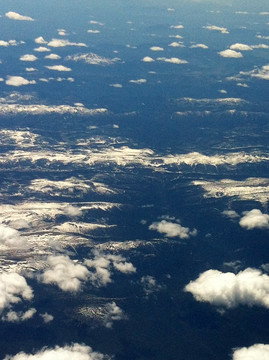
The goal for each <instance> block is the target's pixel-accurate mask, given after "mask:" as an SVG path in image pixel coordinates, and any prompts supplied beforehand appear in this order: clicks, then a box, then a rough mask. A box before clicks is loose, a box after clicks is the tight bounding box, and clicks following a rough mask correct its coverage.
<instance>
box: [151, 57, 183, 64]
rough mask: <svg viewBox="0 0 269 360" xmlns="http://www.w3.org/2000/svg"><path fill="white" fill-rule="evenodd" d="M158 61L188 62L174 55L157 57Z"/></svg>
mask: <svg viewBox="0 0 269 360" xmlns="http://www.w3.org/2000/svg"><path fill="white" fill-rule="evenodd" d="M157 60H158V61H163V62H166V63H171V64H188V61H187V60H182V59H179V58H176V57H172V58H165V57H159V58H157Z"/></svg>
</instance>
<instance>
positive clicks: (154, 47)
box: [150, 46, 164, 51]
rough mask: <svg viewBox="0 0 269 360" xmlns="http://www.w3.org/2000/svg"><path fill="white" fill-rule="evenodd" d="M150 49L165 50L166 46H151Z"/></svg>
mask: <svg viewBox="0 0 269 360" xmlns="http://www.w3.org/2000/svg"><path fill="white" fill-rule="evenodd" d="M150 50H152V51H163V50H164V48H162V47H160V46H152V47H151V48H150Z"/></svg>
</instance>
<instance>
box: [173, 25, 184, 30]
mask: <svg viewBox="0 0 269 360" xmlns="http://www.w3.org/2000/svg"><path fill="white" fill-rule="evenodd" d="M170 28H171V29H183V28H184V26H183V25H171V26H170Z"/></svg>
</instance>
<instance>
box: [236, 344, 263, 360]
mask: <svg viewBox="0 0 269 360" xmlns="http://www.w3.org/2000/svg"><path fill="white" fill-rule="evenodd" d="M266 359H269V345H267V344H255V345H252V346H250V347H248V348H247V347H243V348H240V349H236V350H235V351H234V353H233V360H266Z"/></svg>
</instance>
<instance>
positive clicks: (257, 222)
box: [239, 209, 269, 230]
mask: <svg viewBox="0 0 269 360" xmlns="http://www.w3.org/2000/svg"><path fill="white" fill-rule="evenodd" d="M243 215H244V216H243V217H242V218H241V219H240V221H239V224H240V226H241V227H242V228H245V229H247V230H252V229H269V215H268V214H263V213H262V212H261V210H259V209H253V210H251V211H245V212H244V213H243Z"/></svg>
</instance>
